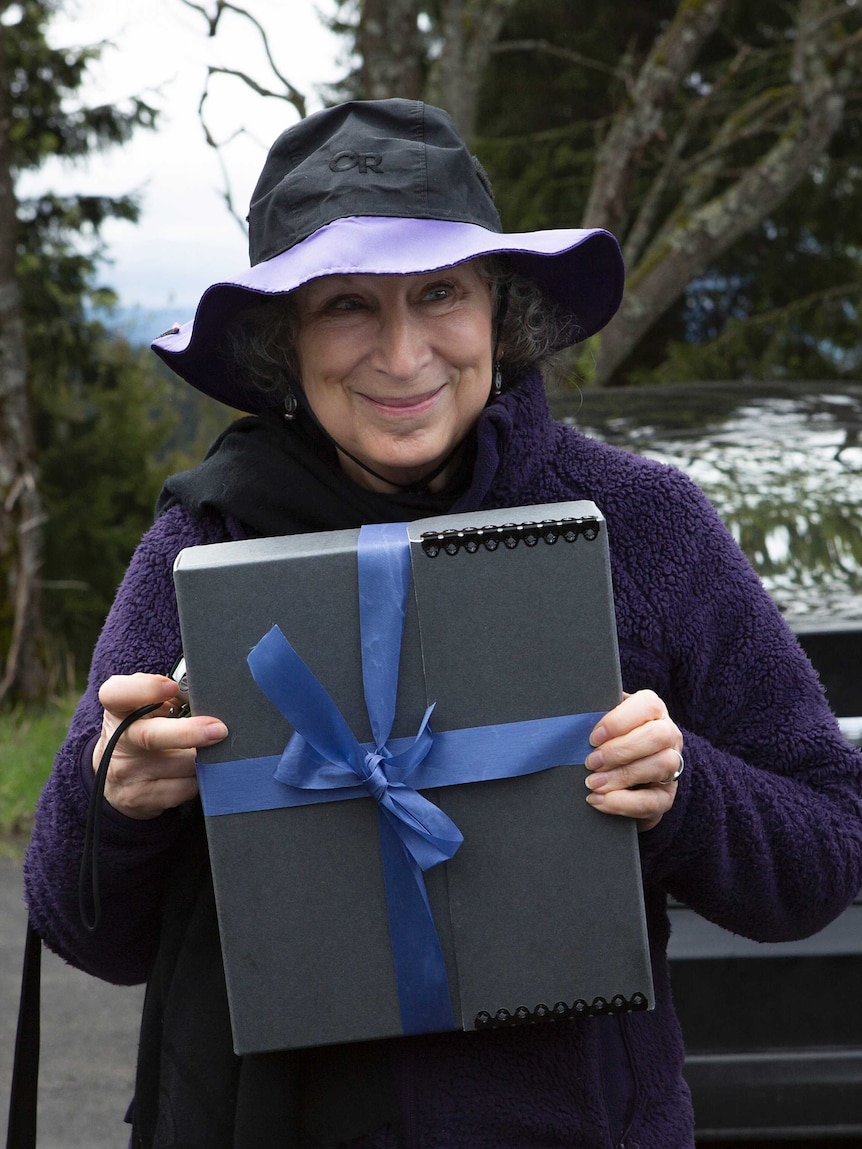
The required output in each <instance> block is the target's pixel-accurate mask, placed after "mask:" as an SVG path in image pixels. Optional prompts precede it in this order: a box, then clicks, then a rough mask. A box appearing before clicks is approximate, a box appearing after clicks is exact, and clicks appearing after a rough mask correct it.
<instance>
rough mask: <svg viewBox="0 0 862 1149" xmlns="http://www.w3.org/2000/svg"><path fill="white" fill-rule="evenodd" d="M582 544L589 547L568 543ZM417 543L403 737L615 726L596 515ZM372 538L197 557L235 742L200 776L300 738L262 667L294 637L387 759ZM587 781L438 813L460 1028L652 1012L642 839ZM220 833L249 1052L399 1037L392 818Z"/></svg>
mask: <svg viewBox="0 0 862 1149" xmlns="http://www.w3.org/2000/svg"><path fill="white" fill-rule="evenodd" d="M572 521H575V522H580V523H581V527H580V529H578V528H577V527H576V528H575V530H574V531H572V530H571V529H570V530H569V536H570V541H567V539H566V530H565V523H566V522H569V523H570V524H571V522H572ZM531 523H538V524H539V525H538V526H530V525H529V524H531ZM556 523H563V524H564V525H563V527H558V526H555V525H553V524H556ZM513 524H514V525H513ZM524 524H527V525H524ZM476 528H482V529H483V531H482V532H477V531H476ZM459 531H460V532H461V534H460V535H459V534H458V533H457V532H459ZM585 531H586V533H584V532H585ZM443 532H448V533H443ZM408 533H409V538H410V555H411V566H412V592H413V593H411V595H410V599H409V604H408V610H407V617H406V621H405V632H404V640H403V645H402V653H401V664H400V671H399V687H398V706H397V711H396V720H395V728H394V730H393V736H405V737H406V736H411V735H413V734H415V732H416V729H417V726H418V724H419V721H420V719H421V717H422V714H423V713H424V711H425V708H426V705H427V704H428V703H429V701H434V702H435V703H436V707H435V710H434V714H433V720H432V726H433V729H434V730H435V731H440V730H451V729H459V728H462V727H475V726H485V725H492V724H497V723H507V722H516V721H526V720H529V719H535V718H544V717H552V716H557V715H566V714H571V713H581V712H593V711H597V712H603V711H606V710H608V709H610V708H611V707H612V706H614V705H616V703H617V702H618V701H619V700H620V698H621V684H620V675H619V660H618V655H617V646H616V631H615V623H614V613H613V601H612V591H611V581H610V569H609V562H608V550H607V534H606V529H605V524H604V520H603V518H602V516H601V514H600V512H599V511H598V509H597V508H596V507H595V506H594V504H592V503H589V502H573V503H558V504H550V505H542V506H536V507H522V508H516V509H507V510H503V511H492V512H478V513H472V514H461V515H449V516H438V517H435V518H433V519H425V520H420V521H418V522H415V523H412V524H410V526H409V528H408ZM358 535H359V532H358V531H353V530H351V531H333V532H327V533H322V534H314V535H301V536H289V537H285V538H275V539H256V540H249V541H247V542H236V543H221V544H215V545H210V546H203V547H192V548H189V549H187V550H185V551H183V552H182V553H181V554H180V555H179V557H178V558H177V562H176V567H175V573H174V577H175V583H176V590H177V599H178V603H179V610H180V621H181V627H182V635H183V644H184V653H185V656H186V661H187V666H188V680H189V690H190V696H191V705H192V709H193V711H194V712H196V713H199V714H214V715H217V716H219V717H220V718H222V719H224V721H225V722H226V724H227V726H228V728H229V730H230V736H229V738H228V739H226V740H225V742H224V743H222V744H220V745H218V746H214V747H210V748H208V749H206V750H202V751H201V752H200V754H199V762H200V767H201V769H202V770H205V769H206V766H207V764H208V763H216V762H232V763H236V770H237V771H238V772H239V771H241V770H242V760H243V759H251V758H257V757H262V756H270V755H279V754H280V753H281V751H282V750H283V748H284V746H285V744H286V743H287V741H288V739H289V738H290V736H291V734H292V728H291V726H290V724H289V723H288V721H287V720H286V719H285V718H284V717H283V716H282V715H281V714H280V713H279V712H278V711H277V710H276V709H275V707H274V706H273V705H272V704H271V703H270V702H269V700H268V699H267V698H266V697H265V696H264V695H263V693H262V692H261V691H260V689H259V688H258V687H257V685H256V684H255V682H254V681H253V679H252V677H251V673H250V671H249V668H248V665H247V662H246V658H247V655H248V653H249V651H250V650H251V648H252V647H253V646H255V644H256V643H257V642H258V640H259V639H260V638H261V637H262V636H263V635H264V634H266V633H267V632H268V631H269V630H270V628H271V627H272V626H273V625H274V624H278V625H279V626H280V627H281V629H282V631H283V632H284V634H285V635H286V636H287V638H288V639H289V640H290V642H291V644H292V645H293V646H294V648H295V649H296V651H297V652H298V653H299V655H300V656H301V657H302V658H303V660H304V661H305V662H306V663H307V664H308V666H309V667H310V669H311V670H312V671H313V672H314V674H315V675H316V676H317V678H318V679H319V680H320V681H321V682H322V683H323V684H324V686H325V687H326V689H327V690H328V691H329V693H330V695H331V696H332V698H333V699H334V701H335V702H336V704H337V705H338V707H339V709H340V710H341V713H342V714H343V715H344V717H345V718H346V720H347V722H348V724H349V725H350V727H351V729H352V731H353V732H354V734H355V735H356V737H357V738H358V739H359V741H360V742H364V741H371V733H370V729H369V720H368V716H367V713H366V710H365V702H364V697H363V689H362V678H361V669H360V635H359V621H358V606H357V597H358V574H357V560H356V544H357V539H358ZM590 535H593V536H594V537H592V538H590V537H589V536H590ZM423 536H424V538H423ZM438 537H439V539H440V541H439V543H438V541H437V540H438ZM489 540H490V541H489ZM494 543H496V544H497V545H496V547H495V549H488V548H489V547H490V546H493V545H494ZM486 544H487V545H486ZM447 545H448V551H447ZM435 550H439V553H437V554H436V556H434V555H433V552H434V551H435ZM450 551H451V552H452V553H449V552H450ZM231 770H233V767H231ZM585 774H586V769H585V767H584V766H583V763H582V762H580V763H577V762H575V763H560V765H559V766H555V767H553V768H550V769H546V770H544V771H542V772H540V773H536V774H531V775H528V776H525V777H518V778H508V779H497V780H493V781H482V782H475V783H470V784H466V785H456V786H446V787H441V788H438V789H436V790H433V791H426V792H425V796H426V797H428V798H429V799H430V800H431V801H433V802H434V803H435V804H437V805H439V806H440V807H441V808H442V809H443V810H445V812H446V813H447V814H448V815H449V816H450V817H451V818H452V820H453V821H454V822H455V824H456V825H457V826H458V827H459V829H460V830H461V831H462V833H463V835H464V842H463V845H462V846H461V848H460V849H459V851H458V852H457V853H456V855H455V856H454V858H453V859H452V860H451V861H449V862H447V863H445V864H443V865H440V866H438V867H436V868H435V869H432V870H430V871H428V872H427V874H426V876H425V877H426V887H427V891H428V897H429V900H430V903H431V908H432V911H433V914H434V920H435V924H436V928H437V934H438V937H439V939H440V944H441V947H442V951H443V955H444V957H445V960H446V967H447V973H448V979H449V989H450V994H451V998H452V1007H453V1012H454V1016H455V1019H456V1026H457V1027H459V1028H462V1029H465V1030H470V1029H475V1028H481V1027H482V1026H483V1025H489V1024H490V1025H493V1024H497V1023H498V1022H499V1023H502V1024H518V1023H519V1021H523V1022H525V1023H533V1022H535V1021H536V1020H538V1019H540V1018H542V1017H544V1016H548V1015H549V1016H550V1017H551V1018H553V1017H555V1016H557V1017H560V1018H563V1017H569V1016H571V1015H572V1014H579V1013H591V1012H603V1011H604V1010H605V1009H626V1008H650V1007H651V1005H652V982H651V974H650V966H649V957H648V949H647V937H646V925H645V917H644V910H643V894H642V887H641V879H640V868H639V858H638V849H637V835H636V830H635V826H634V824H633V823H632V822H631V821H629V820H627V819H623V818H618V817H610V816H607V815H603V814H601V813H599V812H598V811H596V810H593V809H592V808H591V807H590V806H589V805H588V804H587V802H586V801H585V798H586V793H587V791H586V789H585V786H584V777H585ZM206 824H207V834H208V841H209V849H210V855H211V860H212V870H213V881H214V885H215V893H216V902H217V909H218V915H219V928H220V933H221V940H222V948H223V953H224V961H225V971H226V976H227V988H228V997H229V1002H230V1009H231V1021H232V1026H233V1034H234V1046H235V1049H236V1052H237V1053H241V1054H244V1053H251V1052H263V1051H267V1050H274V1049H290V1048H299V1047H305V1046H312V1045H323V1044H329V1043H335V1042H347V1041H359V1040H365V1039H371V1038H379V1037H387V1036H396V1035H399V1034H401V1033H402V1032H403V1029H402V1022H401V1017H400V1012H399V1003H398V994H397V988H396V981H395V973H394V968H393V961H392V955H391V946H390V937H389V925H388V916H387V906H386V896H385V890H384V883H383V872H382V864H381V860H380V848H379V838H378V829H377V812H376V805H375V803H374V802H373V800H372V799H370V798H365V797H363V798H358V799H354V800H349V801H333V802H325V803H322V804H319V805H307V806H301V807H294V808H287V809H258V810H254V811H252V812H243V813H230V814H219V815H208V816H207V818H206ZM614 999H616V1000H614ZM604 1003H607V1005H605V1004H604ZM555 1007H557V1008H556V1011H555ZM500 1011H504V1012H503V1013H501V1012H500ZM519 1011H520V1012H519ZM551 1023H552V1022H551ZM576 1023H577V1022H575V1024H576Z"/></svg>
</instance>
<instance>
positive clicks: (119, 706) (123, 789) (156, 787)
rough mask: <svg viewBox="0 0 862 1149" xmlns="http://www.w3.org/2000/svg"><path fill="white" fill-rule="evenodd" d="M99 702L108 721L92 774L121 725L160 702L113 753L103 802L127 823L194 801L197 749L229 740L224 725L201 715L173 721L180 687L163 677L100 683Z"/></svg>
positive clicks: (95, 753) (114, 678)
mask: <svg viewBox="0 0 862 1149" xmlns="http://www.w3.org/2000/svg"><path fill="white" fill-rule="evenodd" d="M99 701H100V702H101V704H102V706H103V707H104V716H103V719H102V733H101V735H100V736H99V741H98V742H97V743H96V748H95V750H94V751H93V770H94V771H96V770H97V769H98V767H99V762H100V761H101V759H102V755H103V753H104V751H105V747H106V746H107V745H108V742H109V741H110V739H111V737H112V735H113V733H114V731H115V730H116V729H117V727H118V726H119V724H120V722H121V721H122V720H123V719H124V718H125V717H126V716H127V715H129V714H131V713H132V711H133V710H137V709H138V707H140V706H146V705H148V704H149V703H153V702H159V703H162V706H161V708H160V709H159V710H154V711H153V712H152V713H151V714H148V715H146V716H144V717H143V718H141V719H139V720H138V721H137V722H133V723H132V725H131V726H130V727H129V728H128V730H126V731H125V733H124V734H123V735H122V737H121V738H120V740H119V742H118V743H117V745H116V747H115V748H114V753H113V755H112V757H111V764H110V766H109V768H108V776H107V780H106V782H105V797H106V798H107V800H108V802H110V804H111V805H112V806H113V807H114V809H115V810H118V811H119V812H120V813H121V814H125V815H126V816H127V817H129V818H140V819H147V818H157V817H158V816H159V814H163V813H164V811H165V810H169V809H171V808H173V807H174V806H179V805H181V804H182V803H183V802H188V801H189V799H191V798H194V797H195V795H196V794H197V792H198V786H197V779H196V777H195V749H196V748H197V747H199V746H211V745H212V744H213V743H215V742H221V740H222V739H223V738H225V737H227V727H226V726H225V724H224V723H223V722H221V721H219V719H217V718H212V717H206V716H203V715H195V716H194V717H193V718H171V717H169V715H170V705H171V702H172V701H173V702H175V703H176V702H177V701H178V699H177V684H176V682H174V680H173V679H172V678H168V677H166V676H165V675H162V674H115V675H113V676H112V677H111V678H109V679H108V680H107V681H106V682H104V683H103V684H102V687H101V689H100V690H99Z"/></svg>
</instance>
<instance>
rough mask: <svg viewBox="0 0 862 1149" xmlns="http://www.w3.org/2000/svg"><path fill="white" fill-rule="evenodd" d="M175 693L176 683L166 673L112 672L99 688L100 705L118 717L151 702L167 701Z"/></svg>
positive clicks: (123, 716) (173, 696) (124, 715)
mask: <svg viewBox="0 0 862 1149" xmlns="http://www.w3.org/2000/svg"><path fill="white" fill-rule="evenodd" d="M176 695H177V684H176V682H174V680H173V679H172V678H168V676H167V675H166V674H140V673H139V674H114V675H112V676H111V677H110V678H108V679H107V680H106V681H105V682H103V683H102V685H101V687H100V688H99V701H100V702H101V704H102V706H103V707H104V708H105V710H106V711H108V712H109V713H110V714H114V715H116V716H117V717H118V718H125V717H126V716H127V715H128V714H131V713H132V711H133V710H137V709H138V708H139V707H141V706H149V705H150V704H151V703H153V702H167V701H168V700H169V699H171V698H176Z"/></svg>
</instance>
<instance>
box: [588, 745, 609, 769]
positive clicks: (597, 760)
mask: <svg viewBox="0 0 862 1149" xmlns="http://www.w3.org/2000/svg"><path fill="white" fill-rule="evenodd" d="M604 764H605V756H604V754H602V752H601V750H594V751H593V752H592V754H588V755H587V760H586V763H585V765H586V767H587V769H588V770H601V768H602V766H604Z"/></svg>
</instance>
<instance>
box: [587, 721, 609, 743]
mask: <svg viewBox="0 0 862 1149" xmlns="http://www.w3.org/2000/svg"><path fill="white" fill-rule="evenodd" d="M607 738H608V734H607V731H606V730H605V728H604V726H597V727H596V728H595V730H594V731H593V732H592V734H591V735H590V746H601V744H602V743H603V742H606V741H607Z"/></svg>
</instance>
